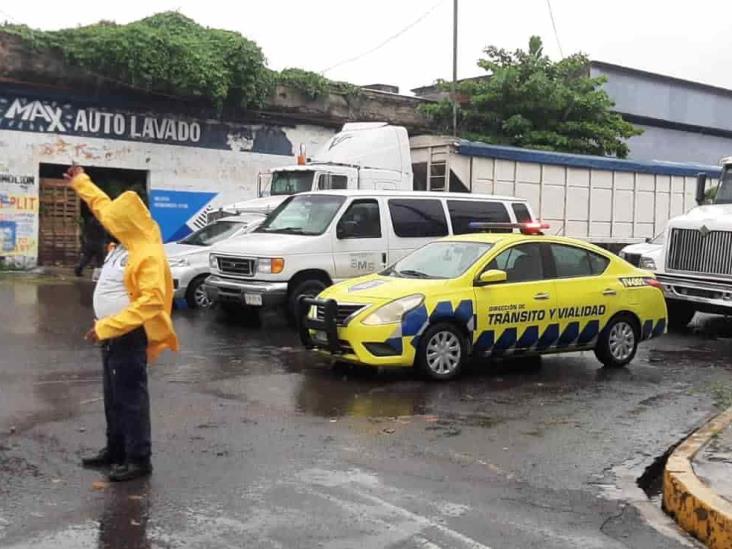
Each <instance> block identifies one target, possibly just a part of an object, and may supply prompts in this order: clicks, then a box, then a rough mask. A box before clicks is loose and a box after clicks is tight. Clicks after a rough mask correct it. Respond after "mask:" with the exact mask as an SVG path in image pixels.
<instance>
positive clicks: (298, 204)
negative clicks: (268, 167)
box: [256, 194, 346, 235]
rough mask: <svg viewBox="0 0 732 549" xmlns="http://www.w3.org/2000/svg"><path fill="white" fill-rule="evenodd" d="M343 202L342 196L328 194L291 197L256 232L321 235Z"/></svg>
mask: <svg viewBox="0 0 732 549" xmlns="http://www.w3.org/2000/svg"><path fill="white" fill-rule="evenodd" d="M345 200H346V198H345V197H344V196H334V195H328V194H317V195H314V194H307V195H299V196H293V197H292V198H289V199H287V200H286V201H285V202H283V203H282V204H280V205H279V206H278V207H277V209H276V210H275V211H273V212H272V213H271V214H270V215H269V217H268V218H267V220H266V221H265V222H264V223H262V225H261V226H260V227H259V229H257V231H256V232H260V233H286V234H303V235H319V234H323V232H325V229H327V228H328V225H330V222H331V221H332V220H333V217H334V216H335V214H336V212H337V211H338V209H339V208H340V207H341V205H342V204H343V202H344V201H345Z"/></svg>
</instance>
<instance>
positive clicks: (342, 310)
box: [315, 303, 366, 326]
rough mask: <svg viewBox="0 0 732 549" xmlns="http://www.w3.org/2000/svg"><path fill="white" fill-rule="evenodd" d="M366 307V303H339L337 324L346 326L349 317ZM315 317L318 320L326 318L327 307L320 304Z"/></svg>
mask: <svg viewBox="0 0 732 549" xmlns="http://www.w3.org/2000/svg"><path fill="white" fill-rule="evenodd" d="M364 307H366V305H365V304H363V303H359V304H351V303H339V304H338V309H337V311H336V324H337V325H338V326H345V325H346V324H347V322H346V321H347V320H348V318H349V317H350V316H351V315H353V314H355V313H357V312H358V311H360V310H361V309H363V308H364ZM315 318H317V319H318V320H325V307H324V306H323V305H318V306H317V308H316V311H315Z"/></svg>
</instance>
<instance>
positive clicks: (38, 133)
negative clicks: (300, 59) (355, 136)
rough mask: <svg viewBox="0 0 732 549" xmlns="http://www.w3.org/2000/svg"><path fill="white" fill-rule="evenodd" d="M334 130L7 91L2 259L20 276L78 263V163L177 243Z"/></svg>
mask: <svg viewBox="0 0 732 549" xmlns="http://www.w3.org/2000/svg"><path fill="white" fill-rule="evenodd" d="M334 131H335V129H334V128H333V127H326V126H318V125H314V124H298V123H292V124H281V123H263V122H257V123H234V122H223V121H221V120H220V119H214V118H196V117H191V116H187V115H181V114H179V113H176V109H175V104H174V103H171V104H170V105H169V109H167V110H165V111H161V110H160V107H159V105H158V106H156V108H155V110H153V109H145V108H144V107H142V106H141V105H140V104H139V103H136V104H132V103H127V102H126V101H125V100H124V99H123V98H110V97H105V98H99V97H96V98H95V97H85V96H71V97H70V96H69V94H67V93H64V94H54V93H53V92H52V91H49V90H48V89H41V88H32V87H27V86H23V87H20V86H16V85H9V84H3V83H2V82H0V257H1V258H3V262H4V263H5V264H9V265H12V266H19V267H31V266H34V265H35V264H36V263H38V262H39V261H40V263H43V264H56V263H62V264H69V263H72V262H73V261H75V260H76V258H78V246H79V244H78V242H79V232H80V219H81V218H82V217H83V213H84V212H83V206H82V205H81V204H79V202H78V199H76V197H75V196H74V193H73V192H71V191H69V190H68V189H66V187H65V185H63V182H62V175H63V172H64V170H65V169H66V167H68V166H69V165H70V164H71V163H72V162H77V163H79V164H81V165H83V166H84V167H85V168H87V169H88V171H89V172H90V174H91V175H92V177H93V178H95V179H96V180H97V181H98V183H99V184H100V185H101V186H102V187H103V188H105V189H106V190H107V191H108V192H110V194H116V193H118V192H120V191H122V190H125V189H127V188H129V189H134V190H136V191H138V192H139V193H140V194H141V195H143V196H144V197H145V198H146V199H147V202H148V205H149V208H150V211H151V213H152V215H153V217H154V218H155V219H156V220H157V221H158V223H159V224H160V227H161V230H162V233H163V238H164V239H165V240H166V241H169V240H175V239H179V238H182V237H183V236H185V235H186V234H188V233H190V232H191V231H192V230H194V229H195V228H197V227H199V226H201V223H202V222H203V220H204V219H205V214H206V212H207V210H209V209H211V208H216V207H218V205H220V204H225V203H229V202H232V201H235V200H242V199H246V198H250V197H255V196H256V187H257V175H258V173H260V172H264V171H267V170H269V169H270V168H273V167H276V166H282V165H286V164H291V163H293V162H294V154H295V153H296V151H297V150H299V148H300V146H301V145H303V146H305V147H306V149H307V150H313V149H315V148H317V147H318V146H320V145H321V144H322V143H323V142H325V141H326V140H327V139H328V138H329V137H330V136H331V135H332V134H333V133H334Z"/></svg>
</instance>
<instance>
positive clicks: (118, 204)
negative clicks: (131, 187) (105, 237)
mask: <svg viewBox="0 0 732 549" xmlns="http://www.w3.org/2000/svg"><path fill="white" fill-rule="evenodd" d="M99 213H100V217H101V222H102V224H103V225H104V226H105V227H106V228H107V230H108V231H109V232H110V233H112V236H114V237H115V238H116V239H117V240H119V241H120V242H121V243H122V244H123V245H124V246H125V248H127V249H128V250H130V249H132V248H134V247H135V246H136V245H138V244H140V243H141V242H146V243H148V244H152V243H156V244H162V242H163V239H162V237H161V236H160V229H159V227H158V224H157V223H155V221H154V220H153V218H152V216H151V215H150V211H149V210H148V209H147V207H146V206H145V203H144V202H143V201H142V199H141V198H140V197H139V195H138V194H137V193H135V192H132V191H125V192H123V193H122V194H121V195H119V196H118V197H117V198H115V199H114V200H112V201H111V202H109V203H108V204H106V205H105V206H103V207H102V208H100V210H99Z"/></svg>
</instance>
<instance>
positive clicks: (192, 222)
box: [149, 189, 218, 242]
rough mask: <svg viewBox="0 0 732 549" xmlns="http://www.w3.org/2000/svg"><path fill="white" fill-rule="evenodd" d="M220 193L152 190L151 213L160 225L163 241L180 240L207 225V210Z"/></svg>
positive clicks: (150, 198)
mask: <svg viewBox="0 0 732 549" xmlns="http://www.w3.org/2000/svg"><path fill="white" fill-rule="evenodd" d="M217 194H218V193H215V192H202V191H174V190H170V189H153V190H151V191H150V195H149V201H150V213H151V214H152V216H153V218H154V219H155V221H157V222H158V225H160V232H161V233H162V235H163V242H171V241H176V240H180V239H182V238H184V237H186V236H188V235H189V234H190V233H191V232H193V231H195V230H196V229H199V228H201V227H202V226H203V225H205V219H206V212H207V211H208V209H210V208H208V206H209V204H210V203H211V201H212V200H213V199H214V198H215V197H216V195H217Z"/></svg>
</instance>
